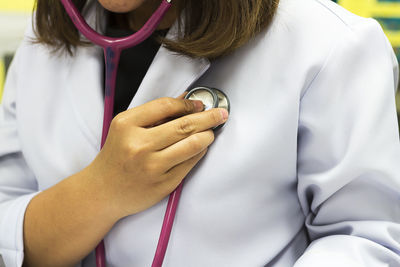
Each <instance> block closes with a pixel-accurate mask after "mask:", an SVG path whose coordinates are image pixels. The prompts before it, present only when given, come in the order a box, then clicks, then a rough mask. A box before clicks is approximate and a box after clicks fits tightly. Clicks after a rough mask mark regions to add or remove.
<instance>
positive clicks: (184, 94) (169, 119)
mask: <svg viewBox="0 0 400 267" xmlns="http://www.w3.org/2000/svg"><path fill="white" fill-rule="evenodd" d="M187 94H188V92H187V91H186V92H184V93H183V94H181V95H180V96H178V97H177V98H176V99H185V96H186V95H187ZM203 110H204V104H203V109H202V110H200V111H203ZM173 119H174V118H166V119H163V120H161V121H159V122H157V123H155V124H154V125H152V126H151V127H155V126H158V125H161V124H164V123H166V122H168V121H171V120H173Z"/></svg>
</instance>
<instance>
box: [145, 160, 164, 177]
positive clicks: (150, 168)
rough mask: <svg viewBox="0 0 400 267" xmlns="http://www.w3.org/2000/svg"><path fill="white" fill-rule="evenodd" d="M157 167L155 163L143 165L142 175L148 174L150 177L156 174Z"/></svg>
mask: <svg viewBox="0 0 400 267" xmlns="http://www.w3.org/2000/svg"><path fill="white" fill-rule="evenodd" d="M159 169H160V168H159V166H158V164H157V163H155V162H147V163H144V164H143V171H144V173H146V174H148V175H149V176H150V177H152V176H154V175H155V174H157V173H158V170H159Z"/></svg>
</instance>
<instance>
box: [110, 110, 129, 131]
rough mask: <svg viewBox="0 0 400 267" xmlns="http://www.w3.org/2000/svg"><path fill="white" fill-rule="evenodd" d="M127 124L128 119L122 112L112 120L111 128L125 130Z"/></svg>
mask: <svg viewBox="0 0 400 267" xmlns="http://www.w3.org/2000/svg"><path fill="white" fill-rule="evenodd" d="M127 125H128V119H127V118H126V117H125V116H123V115H122V114H118V115H117V116H115V118H114V119H113V120H112V121H111V128H112V129H113V130H116V131H122V130H124V129H125V128H126V127H127Z"/></svg>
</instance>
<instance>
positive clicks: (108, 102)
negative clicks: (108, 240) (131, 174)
mask: <svg viewBox="0 0 400 267" xmlns="http://www.w3.org/2000/svg"><path fill="white" fill-rule="evenodd" d="M60 1H61V3H62V4H63V5H64V7H65V10H66V11H67V13H68V15H69V16H70V18H71V20H72V22H73V23H74V25H75V27H76V28H77V29H78V30H79V31H80V32H81V33H82V34H83V35H84V36H85V37H86V38H87V39H88V40H89V41H91V42H92V43H94V44H96V45H98V46H100V47H102V48H103V50H104V58H105V65H106V77H105V99H104V119H103V131H102V138H101V148H102V147H103V145H104V143H105V141H106V138H107V134H108V130H109V128H110V124H111V121H112V116H113V109H114V96H115V83H116V78H117V70H118V64H119V59H120V55H121V52H122V51H123V50H124V49H127V48H130V47H133V46H136V45H138V44H140V43H142V42H143V41H145V40H146V39H147V38H148V37H150V36H151V35H152V34H153V32H154V31H155V30H156V28H157V27H158V25H159V24H160V22H161V20H162V18H163V17H164V15H165V14H166V12H167V11H168V9H169V8H170V7H171V2H172V0H162V2H161V4H160V6H159V8H158V9H157V10H156V11H155V12H154V14H153V15H152V16H151V17H150V19H149V20H148V21H147V22H146V24H145V25H144V26H143V27H142V28H141V29H140V30H139V31H138V32H136V33H135V34H133V35H131V36H128V37H123V38H112V37H107V36H103V35H101V34H99V33H97V32H96V31H95V30H93V29H92V28H91V27H90V26H89V25H88V24H87V23H86V21H85V19H84V18H83V17H82V15H81V14H80V13H79V11H78V9H77V8H76V7H75V5H74V4H73V3H72V0H60ZM181 190H182V186H180V187H178V188H177V189H176V190H175V191H174V192H173V193H172V194H171V196H170V199H169V202H168V206H167V211H166V214H165V218H164V222H163V226H162V229H161V235H160V239H159V243H158V247H157V251H156V253H155V256H154V260H153V265H152V267H160V266H161V265H162V263H163V260H164V255H165V251H166V249H167V246H168V241H169V236H170V233H171V228H172V224H173V221H174V217H175V212H176V208H177V205H178V201H179V195H180V192H181ZM177 196H178V197H177ZM96 265H97V267H106V258H105V247H104V241H101V242H100V244H99V245H98V246H97V247H96Z"/></svg>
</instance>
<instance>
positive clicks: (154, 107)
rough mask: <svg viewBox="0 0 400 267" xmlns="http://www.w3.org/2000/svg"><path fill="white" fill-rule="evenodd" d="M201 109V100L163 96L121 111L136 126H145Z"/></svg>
mask: <svg viewBox="0 0 400 267" xmlns="http://www.w3.org/2000/svg"><path fill="white" fill-rule="evenodd" d="M201 110H203V103H202V102H201V101H193V100H188V99H175V98H170V97H163V98H158V99H156V100H153V101H150V102H147V103H145V104H143V105H141V106H138V107H136V108H133V109H129V110H127V111H125V112H123V116H124V117H125V118H126V119H128V120H129V121H130V122H131V123H133V124H134V125H136V126H139V127H147V126H151V125H154V124H156V123H157V122H159V121H161V120H164V119H166V118H169V117H174V118H176V117H181V116H184V115H187V114H191V113H194V112H198V111H201Z"/></svg>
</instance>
